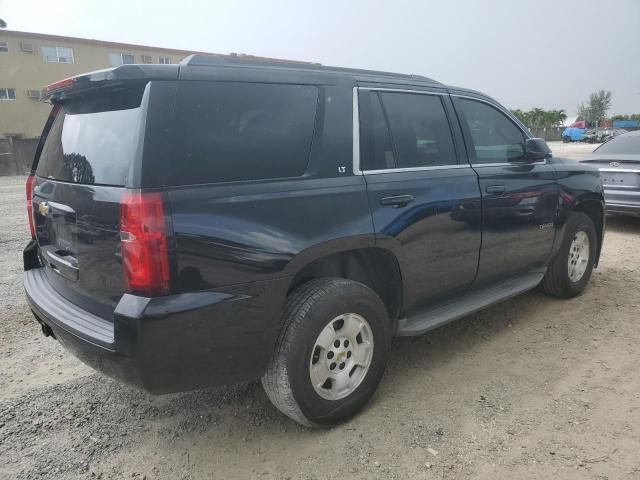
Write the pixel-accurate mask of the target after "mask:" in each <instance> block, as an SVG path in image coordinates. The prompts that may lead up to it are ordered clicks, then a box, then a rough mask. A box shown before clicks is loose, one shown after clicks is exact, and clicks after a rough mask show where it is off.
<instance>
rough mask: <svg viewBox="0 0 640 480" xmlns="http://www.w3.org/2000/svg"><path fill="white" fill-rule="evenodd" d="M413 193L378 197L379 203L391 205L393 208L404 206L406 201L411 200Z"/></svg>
mask: <svg viewBox="0 0 640 480" xmlns="http://www.w3.org/2000/svg"><path fill="white" fill-rule="evenodd" d="M413 200H414V199H413V195H393V196H391V197H384V198H381V199H380V205H385V206H387V205H391V206H392V207H393V208H398V207H404V206H405V205H406V204H407V203H410V202H413Z"/></svg>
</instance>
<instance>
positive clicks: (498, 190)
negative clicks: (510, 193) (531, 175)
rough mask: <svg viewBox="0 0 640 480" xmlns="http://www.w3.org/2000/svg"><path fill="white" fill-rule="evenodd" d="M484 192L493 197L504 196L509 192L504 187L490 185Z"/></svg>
mask: <svg viewBox="0 0 640 480" xmlns="http://www.w3.org/2000/svg"><path fill="white" fill-rule="evenodd" d="M484 191H485V192H487V193H489V194H491V195H502V194H503V193H504V192H506V191H507V187H506V186H504V185H489V186H488V187H487V188H485V189H484Z"/></svg>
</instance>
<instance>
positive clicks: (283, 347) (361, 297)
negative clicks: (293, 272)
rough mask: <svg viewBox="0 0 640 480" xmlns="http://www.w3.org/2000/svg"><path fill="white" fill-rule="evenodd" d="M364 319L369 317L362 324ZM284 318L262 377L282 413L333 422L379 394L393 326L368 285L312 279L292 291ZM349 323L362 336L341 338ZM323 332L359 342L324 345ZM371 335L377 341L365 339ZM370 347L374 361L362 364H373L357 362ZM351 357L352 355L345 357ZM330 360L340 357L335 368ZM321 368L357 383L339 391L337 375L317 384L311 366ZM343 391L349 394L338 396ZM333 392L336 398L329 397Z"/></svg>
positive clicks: (309, 421) (320, 423) (313, 423)
mask: <svg viewBox="0 0 640 480" xmlns="http://www.w3.org/2000/svg"><path fill="white" fill-rule="evenodd" d="M345 314H349V315H345ZM360 318H362V319H365V322H364V323H362V322H361V321H360ZM336 319H337V320H336ZM282 320H283V322H282V329H281V332H280V335H279V337H278V341H277V343H276V349H275V352H274V355H273V358H272V360H271V362H270V364H269V366H268V367H267V371H266V373H265V375H264V377H263V378H262V386H263V388H264V391H265V392H266V394H267V396H268V397H269V400H271V402H272V403H273V404H274V405H275V406H276V408H278V410H280V411H281V412H282V413H284V414H285V415H287V416H288V417H290V418H292V419H293V420H295V421H296V422H298V423H300V424H302V425H305V426H308V427H329V426H331V425H335V424H337V423H340V422H342V421H344V420H346V419H348V418H350V417H351V416H353V415H354V414H355V413H356V412H358V411H359V410H360V409H361V408H362V407H363V406H364V405H365V403H367V401H368V400H369V399H370V398H371V396H372V395H373V394H374V392H375V390H376V388H377V387H378V384H379V383H380V380H381V379H382V374H383V373H384V369H385V366H386V361H387V354H388V351H389V346H390V343H391V325H390V322H389V316H388V313H387V309H386V307H385V305H384V303H383V302H382V300H380V297H378V295H376V294H375V292H374V291H373V290H371V289H370V288H369V287H367V286H366V285H363V284H361V283H358V282H354V281H351V280H346V279H342V278H323V279H317V280H312V281H310V282H308V283H306V284H303V285H302V286H301V287H299V288H298V289H297V290H295V291H294V292H293V293H292V294H291V295H290V296H289V298H288V299H287V303H286V306H285V309H284V314H283V319H282ZM340 320H342V324H341V323H340ZM365 323H366V326H363V325H364V324H365ZM341 325H342V327H341ZM347 325H350V326H351V327H353V328H351V329H350V330H351V332H355V331H359V332H360V337H357V336H355V335H353V336H348V337H347V336H342V337H340V335H347V333H345V332H346V331H347V328H346V327H347ZM358 326H363V327H362V330H357V328H359V327H358ZM340 327H341V328H342V329H341V328H340ZM366 327H368V329H367V328H366ZM327 329H329V330H328V332H327ZM321 333H323V338H325V337H324V335H325V334H326V335H330V334H331V335H336V336H338V337H339V338H340V340H335V341H337V342H339V343H340V342H343V339H348V338H351V339H352V340H354V341H355V342H356V344H357V345H354V344H353V343H354V342H353V341H352V342H351V343H349V345H350V348H352V349H353V350H349V349H348V348H347V347H344V345H343V343H340V347H339V349H340V350H338V349H336V343H335V342H334V343H331V342H332V341H333V340H331V341H330V342H329V344H330V345H331V347H330V348H327V349H324V348H321V347H320V346H319V345H318V344H317V342H320V338H319V337H320V334H321ZM332 338H334V337H330V336H327V337H326V339H332ZM336 338H337V337H336ZM365 338H366V339H369V340H371V341H372V342H364V339H365ZM358 339H359V340H360V341H358ZM321 343H325V344H326V343H327V342H326V341H324V342H321ZM349 351H351V352H352V353H348V352H349ZM365 351H366V352H367V353H366V358H367V359H368V360H367V361H366V362H365V361H363V362H362V363H363V364H364V363H368V368H364V367H360V366H356V365H352V364H354V363H355V362H356V361H357V360H359V359H363V358H365V357H364V356H363V355H364V353H363V352H365ZM329 352H331V353H329ZM347 355H349V357H347ZM347 358H348V359H350V360H345V359H347ZM329 359H335V360H337V361H339V362H337V363H335V365H334V368H335V370H334V371H332V372H329V370H327V369H329V368H330V366H331V365H330V363H329V362H330V360H329ZM340 360H344V361H340ZM349 361H350V362H351V363H348V362H349ZM321 362H325V363H321ZM316 367H320V370H321V371H322V372H323V373H325V374H326V373H330V375H336V376H337V375H340V374H342V376H341V377H340V378H342V379H343V380H344V379H345V378H347V377H345V376H344V374H345V373H348V380H347V381H348V382H349V384H351V383H353V385H352V386H348V387H345V390H339V385H338V383H336V382H337V380H336V379H334V378H333V377H332V378H330V379H329V380H327V382H328V383H327V382H325V384H324V386H323V387H320V386H319V385H318V386H314V384H313V383H312V380H311V370H312V368H316ZM340 369H342V370H343V371H340ZM317 378H322V376H318V377H317ZM336 378H337V377H336ZM358 378H360V380H359V381H357V379H358ZM315 383H316V384H319V383H320V382H317V381H316V382H315ZM342 385H345V384H344V383H342ZM350 388H352V390H351V391H349V389H350ZM318 391H320V393H322V395H324V397H325V398H323V396H321V394H320V393H318ZM339 391H342V392H343V394H344V395H346V396H344V397H342V398H337V397H338V396H339V395H338V392H339ZM331 396H333V397H335V398H329V397H331Z"/></svg>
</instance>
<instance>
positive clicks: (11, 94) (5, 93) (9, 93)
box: [0, 88, 16, 100]
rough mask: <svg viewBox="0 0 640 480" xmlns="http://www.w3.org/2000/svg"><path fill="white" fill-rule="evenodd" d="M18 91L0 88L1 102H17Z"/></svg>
mask: <svg viewBox="0 0 640 480" xmlns="http://www.w3.org/2000/svg"><path fill="white" fill-rule="evenodd" d="M15 99H16V89H15V88H0V100H15Z"/></svg>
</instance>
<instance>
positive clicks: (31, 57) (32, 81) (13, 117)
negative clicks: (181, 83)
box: [0, 30, 190, 138]
mask: <svg viewBox="0 0 640 480" xmlns="http://www.w3.org/2000/svg"><path fill="white" fill-rule="evenodd" d="M0 42H7V44H8V48H9V51H8V52H2V51H0V88H13V89H15V91H16V99H15V100H0V138H3V137H8V136H19V137H23V138H35V137H38V136H40V134H41V133H42V128H43V127H44V124H45V121H46V119H47V115H48V114H49V110H50V109H51V107H50V105H48V104H46V103H44V102H41V101H39V100H34V99H31V98H28V96H27V90H42V88H43V87H45V86H46V85H49V84H50V83H53V82H55V81H57V80H62V79H64V78H67V77H71V76H74V75H79V74H81V73H86V72H91V71H93V70H100V69H103V68H109V67H111V66H112V65H111V64H110V60H109V54H111V53H119V54H122V53H126V54H130V55H133V57H134V62H135V63H143V60H142V56H143V55H150V56H151V61H152V63H159V57H161V56H162V57H168V58H169V60H170V63H178V62H180V60H181V59H182V58H184V57H186V56H188V55H189V54H190V52H186V51H182V50H167V49H161V48H154V47H143V46H138V45H126V44H118V43H109V42H99V41H96V40H88V39H80V38H70V37H58V36H53V35H42V34H33V33H25V32H14V31H10V30H0ZM21 42H25V43H29V44H31V45H32V47H33V53H26V52H24V51H23V50H22V48H21ZM45 46H47V47H69V48H72V49H73V56H74V62H73V63H71V64H69V63H48V62H46V61H45V58H44V55H43V53H42V47H45Z"/></svg>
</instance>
